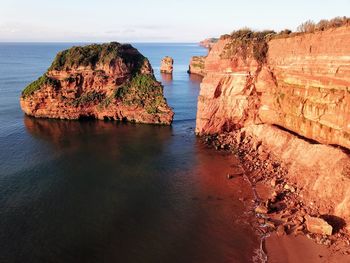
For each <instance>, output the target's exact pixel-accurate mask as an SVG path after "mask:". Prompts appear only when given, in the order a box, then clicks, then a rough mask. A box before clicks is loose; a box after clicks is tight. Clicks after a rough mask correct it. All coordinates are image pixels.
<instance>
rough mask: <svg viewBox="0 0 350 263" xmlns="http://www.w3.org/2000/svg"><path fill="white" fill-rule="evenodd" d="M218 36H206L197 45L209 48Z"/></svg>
mask: <svg viewBox="0 0 350 263" xmlns="http://www.w3.org/2000/svg"><path fill="white" fill-rule="evenodd" d="M218 40H219V39H218V38H214V37H212V38H207V39H204V40H202V41H201V42H199V45H200V46H202V47H205V48H208V49H211V48H212V47H213V46H214V44H215V43H216V42H218Z"/></svg>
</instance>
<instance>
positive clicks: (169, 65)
mask: <svg viewBox="0 0 350 263" xmlns="http://www.w3.org/2000/svg"><path fill="white" fill-rule="evenodd" d="M173 64H174V60H173V58H172V57H164V58H163V59H162V61H161V64H160V72H161V73H167V74H172V73H173Z"/></svg>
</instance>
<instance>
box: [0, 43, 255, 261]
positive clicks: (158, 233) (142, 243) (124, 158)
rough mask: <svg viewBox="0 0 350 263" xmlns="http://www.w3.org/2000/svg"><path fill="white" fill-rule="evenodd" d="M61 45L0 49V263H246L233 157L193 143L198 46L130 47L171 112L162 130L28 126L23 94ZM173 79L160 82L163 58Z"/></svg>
mask: <svg viewBox="0 0 350 263" xmlns="http://www.w3.org/2000/svg"><path fill="white" fill-rule="evenodd" d="M72 45H74V44H69V43H55V44H54V43H40V44H39V43H37V44H33V43H31V44H29V43H21V44H18V43H0V262H65V263H67V262H75V263H76V262H170V263H171V262H208V263H209V262H213V263H214V262H215V263H221V262H252V261H253V258H254V255H256V254H257V249H258V248H259V245H260V243H259V242H260V241H259V239H258V238H257V236H256V234H255V232H254V231H253V229H252V227H251V224H250V223H249V222H250V219H251V217H252V215H250V214H249V213H248V211H247V208H246V206H247V203H249V202H251V199H252V193H251V189H250V188H249V185H248V184H247V182H245V181H244V180H243V179H235V180H227V179H226V174H227V173H228V172H230V169H232V168H234V167H235V166H237V165H238V161H237V160H236V159H235V158H234V157H233V156H232V155H228V154H225V153H222V152H217V151H215V150H213V149H210V148H208V147H206V146H205V145H203V144H202V143H201V142H200V141H199V140H198V138H196V136H195V135H194V128H195V117H196V104H197V96H198V93H199V85H200V81H201V78H200V77H198V76H194V75H192V76H189V75H188V74H187V73H186V71H187V69H188V63H189V60H190V57H191V56H194V55H204V54H206V52H207V51H206V50H205V49H203V48H201V47H198V46H197V44H148V43H147V44H139V43H138V44H134V46H135V47H136V48H138V49H139V50H140V52H141V53H143V54H144V55H145V56H146V57H148V58H149V60H150V61H151V64H152V66H153V68H154V71H155V75H156V77H157V79H158V80H159V81H161V82H162V83H163V85H164V92H165V96H166V98H167V100H168V103H169V104H170V106H171V107H173V108H174V111H175V120H174V123H173V125H172V126H171V127H166V126H153V125H137V124H121V123H116V122H105V121H60V120H46V119H33V118H29V117H27V116H25V115H24V114H23V113H22V111H21V109H20V106H19V97H20V93H21V91H22V89H23V88H24V87H25V86H26V85H28V84H29V83H30V82H31V81H33V80H35V79H37V78H38V77H39V76H41V75H42V74H43V73H44V72H45V71H46V69H47V68H48V67H49V66H50V63H51V61H52V60H53V58H54V56H55V54H56V53H57V52H58V51H60V50H63V49H66V48H69V47H71V46H72ZM166 55H169V56H172V57H173V58H174V60H175V64H174V74H173V76H172V77H170V76H167V75H161V74H159V64H160V60H161V58H162V57H164V56H166Z"/></svg>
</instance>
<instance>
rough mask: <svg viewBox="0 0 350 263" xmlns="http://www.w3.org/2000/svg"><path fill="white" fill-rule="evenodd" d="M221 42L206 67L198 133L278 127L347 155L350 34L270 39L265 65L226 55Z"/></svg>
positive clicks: (340, 31)
mask: <svg viewBox="0 0 350 263" xmlns="http://www.w3.org/2000/svg"><path fill="white" fill-rule="evenodd" d="M231 43H232V39H230V38H226V39H221V40H220V41H219V42H218V43H217V44H216V45H215V46H214V47H213V49H212V50H211V52H210V53H209V55H208V58H207V59H206V62H205V71H206V72H207V76H206V77H205V78H204V79H203V82H202V86H201V92H200V96H199V102H198V113H197V128H196V131H197V133H199V134H201V133H217V132H222V131H230V130H232V129H235V128H241V127H244V126H247V125H249V124H259V123H267V124H274V125H278V126H281V127H283V128H285V129H287V130H290V131H293V132H295V133H298V134H299V135H301V136H304V137H307V138H309V139H312V140H316V141H318V142H321V143H325V144H334V145H340V146H343V147H346V148H349V149H350V114H349V113H350V88H349V87H350V56H349V54H350V45H349V44H350V28H349V27H348V26H347V27H341V28H337V29H330V30H327V31H324V32H317V33H314V34H304V35H300V36H294V37H290V38H280V39H272V40H270V41H269V42H268V43H267V44H268V53H267V57H266V62H265V63H259V62H258V61H257V60H256V59H255V58H254V57H253V55H252V50H249V48H248V50H247V56H246V57H242V56H241V54H239V53H238V54H234V55H230V54H229V52H230V44H231Z"/></svg>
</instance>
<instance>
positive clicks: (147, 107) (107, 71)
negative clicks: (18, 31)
mask: <svg viewBox="0 0 350 263" xmlns="http://www.w3.org/2000/svg"><path fill="white" fill-rule="evenodd" d="M20 103H21V107H22V110H23V111H24V112H25V113H26V114H27V115H31V116H34V117H44V118H57V119H80V118H96V119H101V120H103V119H107V120H123V121H133V122H140V123H155V124H170V123H171V122H172V119H173V111H172V110H171V108H170V107H169V106H168V105H167V103H166V100H165V98H164V96H163V87H162V86H161V84H160V83H159V82H157V81H156V79H155V77H154V75H153V70H152V67H151V65H150V63H149V61H148V59H147V58H145V57H144V56H143V55H142V54H140V53H139V52H138V51H137V50H136V49H135V48H133V47H132V46H131V45H122V44H119V43H116V42H112V43H110V44H102V45H95V44H94V45H89V46H85V47H73V48H71V49H69V50H65V51H62V52H60V53H59V54H58V55H57V56H56V58H55V60H54V62H53V63H52V65H51V67H50V68H49V69H48V71H47V72H46V73H45V74H44V75H43V76H42V77H40V78H39V79H38V80H36V81H34V82H33V83H31V84H30V85H29V86H28V87H27V88H26V89H24V90H23V92H22V96H21V99H20Z"/></svg>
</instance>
